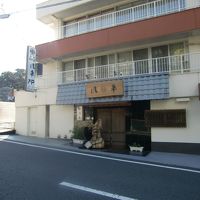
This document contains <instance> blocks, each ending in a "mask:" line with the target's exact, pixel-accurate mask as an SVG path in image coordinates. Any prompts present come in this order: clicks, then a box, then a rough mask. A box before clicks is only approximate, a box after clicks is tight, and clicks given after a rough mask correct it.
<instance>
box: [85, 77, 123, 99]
mask: <svg viewBox="0 0 200 200" xmlns="http://www.w3.org/2000/svg"><path fill="white" fill-rule="evenodd" d="M123 94H124V86H123V81H122V80H117V81H105V82H96V83H88V84H86V95H87V97H89V98H96V97H109V96H122V95H123Z"/></svg>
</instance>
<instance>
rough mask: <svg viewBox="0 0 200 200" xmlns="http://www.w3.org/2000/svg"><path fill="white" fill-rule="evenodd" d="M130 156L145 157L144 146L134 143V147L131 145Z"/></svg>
mask: <svg viewBox="0 0 200 200" xmlns="http://www.w3.org/2000/svg"><path fill="white" fill-rule="evenodd" d="M129 149H130V154H133V155H145V151H144V146H141V145H140V144H137V143H133V144H132V145H129Z"/></svg>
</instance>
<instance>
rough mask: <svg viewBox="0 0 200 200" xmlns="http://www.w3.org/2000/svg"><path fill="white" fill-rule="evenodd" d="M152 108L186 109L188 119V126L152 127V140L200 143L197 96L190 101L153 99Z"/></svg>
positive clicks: (199, 114)
mask: <svg viewBox="0 0 200 200" xmlns="http://www.w3.org/2000/svg"><path fill="white" fill-rule="evenodd" d="M151 109H152V110H158V109H159V110H164V109H186V120H187V128H152V129H151V133H152V142H179V143H200V101H199V99H198V98H197V97H192V98H191V99H190V101H189V102H177V101H176V99H170V100H159V101H156V100H155V101H151Z"/></svg>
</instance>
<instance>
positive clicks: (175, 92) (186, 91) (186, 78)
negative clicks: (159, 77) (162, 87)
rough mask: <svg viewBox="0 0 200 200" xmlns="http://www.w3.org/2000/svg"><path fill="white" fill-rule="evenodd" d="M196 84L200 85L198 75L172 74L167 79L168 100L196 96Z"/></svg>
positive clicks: (199, 74)
mask: <svg viewBox="0 0 200 200" xmlns="http://www.w3.org/2000/svg"><path fill="white" fill-rule="evenodd" d="M199 67H200V64H199ZM198 83H200V73H188V74H176V75H173V74H172V75H170V77H169V96H170V98H171V97H192V96H198V95H199V92H198Z"/></svg>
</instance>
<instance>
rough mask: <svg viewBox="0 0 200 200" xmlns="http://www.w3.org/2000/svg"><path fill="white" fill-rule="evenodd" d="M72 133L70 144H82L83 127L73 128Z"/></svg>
mask: <svg viewBox="0 0 200 200" xmlns="http://www.w3.org/2000/svg"><path fill="white" fill-rule="evenodd" d="M70 132H72V142H73V144H83V141H84V129H83V127H78V126H75V127H74V128H73V130H71V131H70Z"/></svg>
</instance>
